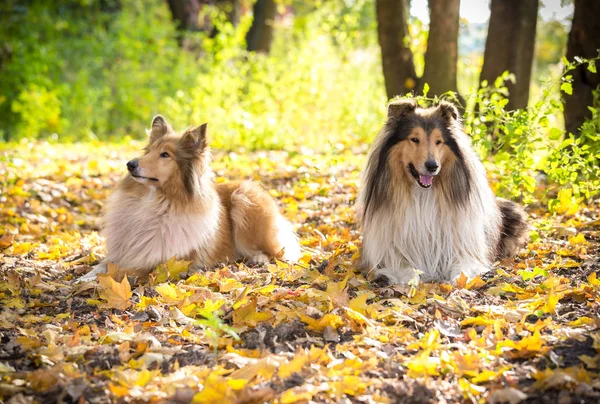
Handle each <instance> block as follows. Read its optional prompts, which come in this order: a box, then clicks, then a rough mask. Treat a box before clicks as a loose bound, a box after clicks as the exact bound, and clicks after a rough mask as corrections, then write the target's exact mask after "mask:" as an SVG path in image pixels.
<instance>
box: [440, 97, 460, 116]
mask: <svg viewBox="0 0 600 404" xmlns="http://www.w3.org/2000/svg"><path fill="white" fill-rule="evenodd" d="M437 108H438V111H440V115H441V116H442V118H444V119H446V120H451V119H453V120H457V119H458V117H459V116H460V115H459V113H458V109H457V108H456V106H455V105H454V104H452V103H451V102H448V101H440V103H439V104H438V106H437Z"/></svg>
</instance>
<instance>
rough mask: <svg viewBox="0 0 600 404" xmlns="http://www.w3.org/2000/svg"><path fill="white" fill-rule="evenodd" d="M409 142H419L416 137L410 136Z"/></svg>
mask: <svg viewBox="0 0 600 404" xmlns="http://www.w3.org/2000/svg"><path fill="white" fill-rule="evenodd" d="M410 140H411V142H413V143H415V144H419V139H417V138H416V137H412V138H410Z"/></svg>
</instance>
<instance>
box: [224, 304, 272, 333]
mask: <svg viewBox="0 0 600 404" xmlns="http://www.w3.org/2000/svg"><path fill="white" fill-rule="evenodd" d="M256 306H257V299H256V298H255V297H254V298H252V299H251V300H250V302H249V303H248V304H246V305H244V306H241V307H240V308H238V309H237V310H235V311H234V312H233V324H234V325H236V326H240V325H249V326H252V327H255V326H256V325H257V324H258V323H262V322H264V321H268V320H270V319H271V318H273V314H271V313H269V312H262V313H259V312H257V311H256Z"/></svg>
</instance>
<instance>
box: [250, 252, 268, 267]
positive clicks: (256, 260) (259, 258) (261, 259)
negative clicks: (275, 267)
mask: <svg viewBox="0 0 600 404" xmlns="http://www.w3.org/2000/svg"><path fill="white" fill-rule="evenodd" d="M268 262H269V257H267V256H266V255H265V254H256V255H253V256H251V257H248V264H250V265H262V264H266V263H268Z"/></svg>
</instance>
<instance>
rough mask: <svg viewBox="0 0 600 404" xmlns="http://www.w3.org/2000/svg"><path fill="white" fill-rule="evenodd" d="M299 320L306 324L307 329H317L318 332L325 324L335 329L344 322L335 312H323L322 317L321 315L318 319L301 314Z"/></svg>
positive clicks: (321, 330)
mask: <svg viewBox="0 0 600 404" xmlns="http://www.w3.org/2000/svg"><path fill="white" fill-rule="evenodd" d="M300 320H302V322H304V323H306V324H308V329H309V330H313V331H319V332H323V330H324V329H325V327H327V326H329V327H333V328H335V329H336V330H337V329H338V328H339V327H340V326H341V325H342V324H344V322H343V321H342V318H341V317H340V316H338V315H337V314H333V313H328V314H325V315H324V316H323V317H321V318H320V319H318V320H315V319H314V318H312V317H310V316H307V315H304V314H301V315H300Z"/></svg>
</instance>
